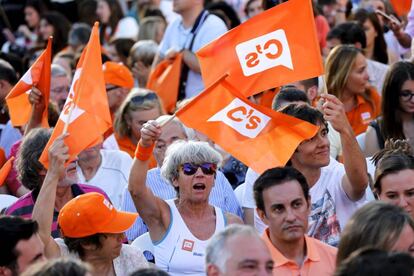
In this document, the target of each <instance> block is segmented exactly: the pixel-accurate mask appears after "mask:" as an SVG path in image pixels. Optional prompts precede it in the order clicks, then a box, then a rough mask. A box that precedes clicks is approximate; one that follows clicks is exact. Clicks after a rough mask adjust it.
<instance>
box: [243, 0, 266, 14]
mask: <svg viewBox="0 0 414 276" xmlns="http://www.w3.org/2000/svg"><path fill="white" fill-rule="evenodd" d="M262 11H263V7H262V1H259V0H255V1H253V2H251V3H250V5H249V6H248V7H247V14H246V16H247V18H251V17H253V16H255V15H257V14H259V13H261V12H262Z"/></svg>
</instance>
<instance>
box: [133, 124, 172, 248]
mask: <svg viewBox="0 0 414 276" xmlns="http://www.w3.org/2000/svg"><path fill="white" fill-rule="evenodd" d="M160 134H161V127H160V126H159V124H158V123H157V122H156V121H152V120H151V121H148V122H147V123H145V124H144V126H143V127H142V129H141V139H140V141H139V142H138V146H137V152H138V155H139V156H140V158H135V159H134V162H133V164H132V168H131V173H130V175H129V182H128V190H129V192H130V193H131V197H132V201H133V202H134V205H135V208H136V209H137V211H138V213H139V215H140V216H141V217H142V219H143V220H144V222H145V224H146V225H147V226H148V229H149V232H150V235H151V238H152V239H153V240H160V239H161V238H162V237H163V236H164V234H165V232H166V231H167V228H168V225H169V223H170V212H169V207H168V205H167V203H166V202H165V201H164V200H162V199H160V198H158V197H156V196H155V195H154V194H153V193H152V191H151V189H149V188H148V187H147V186H146V185H145V182H146V178H147V172H148V164H149V156H150V154H152V148H153V146H154V143H155V141H156V140H157V138H158V137H159V136H160ZM145 152H146V153H145Z"/></svg>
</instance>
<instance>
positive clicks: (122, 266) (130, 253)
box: [55, 238, 149, 276]
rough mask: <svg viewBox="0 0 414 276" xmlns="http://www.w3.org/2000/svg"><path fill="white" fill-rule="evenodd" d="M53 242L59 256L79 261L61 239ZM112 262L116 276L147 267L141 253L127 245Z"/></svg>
mask: <svg viewBox="0 0 414 276" xmlns="http://www.w3.org/2000/svg"><path fill="white" fill-rule="evenodd" d="M55 241H56V243H57V244H58V246H59V249H60V255H61V256H62V257H67V256H71V257H74V258H77V259H80V258H79V255H78V254H77V253H74V252H70V251H69V248H68V246H67V245H66V244H65V242H64V241H63V239H61V238H57V239H55ZM112 262H113V264H114V270H115V275H118V276H128V275H131V273H133V272H135V271H137V270H138V269H141V268H147V267H149V265H148V262H147V260H146V259H145V257H144V255H142V252H141V251H140V250H139V249H138V248H135V247H133V246H131V245H127V244H123V245H122V248H121V254H120V255H119V256H118V257H117V258H115V259H114V260H113V261H112Z"/></svg>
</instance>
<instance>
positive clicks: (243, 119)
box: [207, 98, 271, 138]
mask: <svg viewBox="0 0 414 276" xmlns="http://www.w3.org/2000/svg"><path fill="white" fill-rule="evenodd" d="M270 119H271V118H270V117H268V116H267V115H265V114H263V113H261V112H260V111H258V110H256V109H254V108H253V107H251V106H250V105H248V104H246V103H245V102H243V101H242V100H240V99H237V98H236V99H234V100H233V101H232V102H231V103H230V104H229V105H227V106H226V107H225V108H223V109H222V110H220V111H219V112H217V113H216V114H214V115H213V116H211V117H210V119H208V120H207V121H208V122H223V123H225V124H226V125H228V126H229V127H231V128H233V129H234V130H235V131H237V132H238V133H240V134H241V135H243V136H247V137H249V138H255V137H256V136H257V135H259V133H260V132H261V131H262V130H263V129H264V128H265V127H266V125H267V123H268V122H269V121H270Z"/></svg>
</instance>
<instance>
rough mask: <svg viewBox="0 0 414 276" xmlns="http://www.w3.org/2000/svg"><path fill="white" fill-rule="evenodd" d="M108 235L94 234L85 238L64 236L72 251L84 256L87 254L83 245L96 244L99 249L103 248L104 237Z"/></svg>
mask: <svg viewBox="0 0 414 276" xmlns="http://www.w3.org/2000/svg"><path fill="white" fill-rule="evenodd" d="M106 237H107V236H106V235H105V234H102V233H97V234H93V235H90V236H87V237H83V238H69V237H65V236H64V237H63V241H64V242H65V244H66V246H67V247H68V249H69V251H70V252H75V253H77V254H78V255H79V257H81V258H83V257H84V256H85V250H84V249H83V245H86V244H89V245H94V246H96V248H97V249H100V248H102V239H103V238H106Z"/></svg>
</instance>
